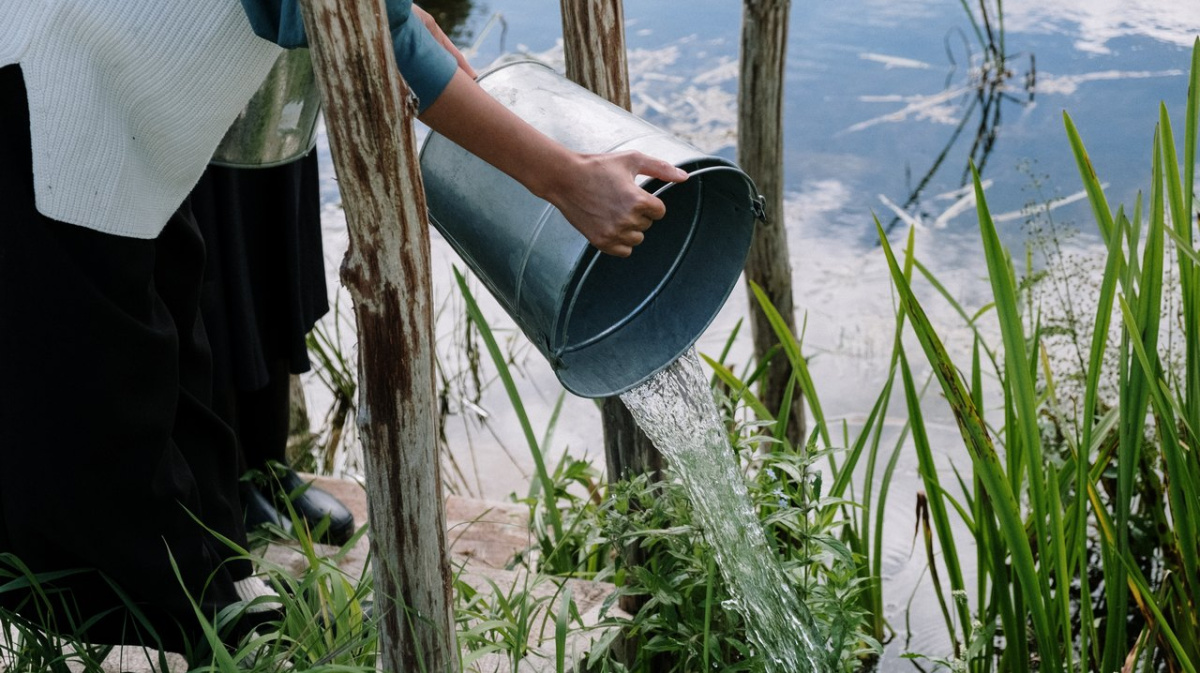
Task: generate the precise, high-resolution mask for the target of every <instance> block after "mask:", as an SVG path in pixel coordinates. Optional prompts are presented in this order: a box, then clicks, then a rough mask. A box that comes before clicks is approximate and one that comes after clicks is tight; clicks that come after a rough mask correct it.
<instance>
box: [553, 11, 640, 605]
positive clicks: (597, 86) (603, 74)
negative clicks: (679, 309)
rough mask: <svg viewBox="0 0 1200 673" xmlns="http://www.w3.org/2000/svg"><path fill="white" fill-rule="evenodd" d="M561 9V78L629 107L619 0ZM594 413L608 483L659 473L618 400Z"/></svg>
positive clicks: (609, 401) (607, 402)
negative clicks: (597, 418)
mask: <svg viewBox="0 0 1200 673" xmlns="http://www.w3.org/2000/svg"><path fill="white" fill-rule="evenodd" d="M561 6H562V23H563V51H564V52H565V57H566V62H567V77H568V78H569V79H570V80H571V81H573V82H575V83H576V84H578V85H580V86H582V87H584V88H586V89H588V90H589V91H591V92H592V93H595V94H596V95H597V96H600V97H602V98H605V99H607V100H608V101H610V102H612V103H614V104H616V105H619V106H621V107H623V108H625V109H626V110H628V109H630V102H629V63H628V60H627V59H626V56H625V11H624V8H623V6H622V4H621V0H562V2H561ZM600 415H601V420H602V422H603V425H604V449H605V451H604V452H605V455H606V456H607V462H608V478H609V479H610V480H612V481H616V480H618V479H620V478H622V477H624V476H627V475H630V474H643V473H657V472H658V471H659V470H661V469H662V465H663V464H662V455H661V454H659V452H658V449H656V448H655V447H654V444H653V443H651V441H650V438H648V437H646V435H645V433H643V432H642V431H641V429H640V428H638V426H637V424H636V423H634V421H633V416H632V415H631V414H630V413H629V410H628V409H626V408H625V405H624V404H622V403H621V400H620V399H619V398H616V397H609V398H605V399H603V400H601V401H600ZM623 607H625V606H623Z"/></svg>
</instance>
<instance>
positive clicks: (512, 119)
mask: <svg viewBox="0 0 1200 673" xmlns="http://www.w3.org/2000/svg"><path fill="white" fill-rule="evenodd" d="M420 118H421V121H422V122H424V123H426V124H428V125H429V126H430V127H431V128H433V129H434V130H435V131H437V132H438V133H441V134H442V135H444V136H446V137H447V138H449V139H450V140H452V141H454V142H455V143H456V144H458V145H459V146H461V147H462V148H463V149H465V150H467V151H468V152H470V153H472V154H474V155H476V156H477V157H479V158H480V159H483V160H484V161H486V162H488V163H489V164H491V165H493V166H495V167H496V168H498V169H499V170H501V171H503V172H504V173H506V174H508V175H510V176H511V177H512V178H514V179H515V180H517V181H518V182H520V183H521V184H522V185H524V186H525V187H526V189H528V190H529V191H531V192H533V193H534V194H535V195H537V196H539V197H541V198H543V199H545V200H547V201H549V202H550V203H552V204H553V205H554V206H555V207H556V208H558V209H559V210H560V211H561V212H562V214H563V215H564V216H565V217H566V218H567V221H568V222H570V223H571V224H572V225H573V226H574V227H575V228H576V229H578V230H579V231H580V233H582V234H583V235H584V237H586V238H587V240H588V241H589V242H590V243H591V244H592V245H594V246H596V247H597V248H599V249H600V250H601V251H603V252H606V253H608V254H610V255H616V256H618V257H627V256H629V254H630V253H632V252H633V246H635V245H638V244H639V243H641V242H642V240H643V238H644V234H643V232H644V231H646V229H649V228H650V224H651V223H652V221H654V220H658V219H661V218H662V216H663V215H664V214H665V212H666V208H665V206H664V205H663V203H662V201H660V200H659V199H658V198H656V197H654V196H651V195H650V194H649V193H647V192H646V191H645V190H643V189H642V188H641V187H639V186H638V185H637V183H636V182H634V177H635V176H636V175H639V174H641V175H648V176H650V177H652V178H658V179H660V180H666V181H669V182H682V181H684V180H686V179H687V173H686V172H684V171H683V170H681V169H679V168H676V167H675V166H672V165H671V164H669V163H667V162H665V161H660V160H658V159H653V158H651V157H648V156H646V155H644V154H642V153H640V152H622V153H619V154H580V153H578V152H573V151H571V150H568V149H567V148H565V147H563V146H562V145H560V144H559V143H557V142H555V141H554V140H551V139H550V138H548V137H547V136H545V135H543V134H542V133H541V132H540V131H538V130H537V129H535V128H533V127H532V126H530V125H529V124H527V123H526V122H525V121H523V120H522V119H520V118H519V117H517V116H516V115H515V114H513V113H512V112H511V111H509V110H508V109H507V108H505V107H504V106H503V105H501V104H500V103H499V102H497V101H496V100H495V99H493V98H492V97H491V96H489V95H488V94H487V93H486V92H485V91H484V90H483V89H481V88H480V87H479V85H478V84H476V83H475V81H474V80H473V79H472V78H471V77H470V76H469V75H467V73H466V72H464V71H462V70H459V71H458V72H456V73H455V74H454V77H453V78H452V79H451V80H450V83H449V84H448V85H447V86H446V88H445V89H444V90H443V91H442V93H441V95H440V96H439V97H438V98H437V100H435V101H434V102H433V104H432V105H430V106H429V107H428V108H426V109H425V111H424V112H423V113H422V114H421V116H420Z"/></svg>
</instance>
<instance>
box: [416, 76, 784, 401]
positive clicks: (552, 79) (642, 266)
mask: <svg viewBox="0 0 1200 673" xmlns="http://www.w3.org/2000/svg"><path fill="white" fill-rule="evenodd" d="M479 84H480V86H482V87H483V89H484V90H485V91H487V92H488V93H489V94H490V95H492V96H493V97H494V98H496V99H497V100H499V101H500V102H501V103H502V104H503V105H504V106H505V107H507V108H508V109H510V110H511V111H513V112H514V113H515V114H516V115H517V116H519V117H521V118H522V119H524V120H525V121H526V122H528V123H529V124H531V125H532V126H533V127H534V128H536V129H538V130H539V131H541V132H542V133H545V134H546V135H548V136H550V137H551V138H553V139H555V140H557V141H558V142H560V143H562V144H563V145H565V146H566V147H568V148H570V149H572V150H576V151H578V152H584V153H592V154H594V153H606V152H621V151H625V150H638V151H641V152H643V153H645V154H648V155H650V156H652V157H656V158H658V159H662V160H664V161H667V162H669V163H671V164H674V165H675V166H678V167H679V168H682V169H683V170H685V171H688V173H689V174H690V177H689V178H688V180H687V181H686V182H683V183H679V184H669V183H668V184H664V183H662V182H661V181H657V180H651V179H648V178H644V177H643V178H640V179H642V180H644V183H643V184H642V187H643V188H644V189H646V190H648V191H651V192H653V193H655V194H656V195H657V196H658V197H659V198H660V199H662V201H663V203H664V204H665V205H666V208H667V212H666V217H664V218H663V219H662V220H659V221H657V222H655V223H654V225H653V226H652V227H650V229H649V230H648V231H647V232H646V238H645V240H644V241H643V243H642V244H641V245H639V246H637V247H635V248H634V249H633V254H632V255H631V256H629V257H627V258H619V257H613V256H610V255H606V254H603V253H600V252H599V251H598V250H597V249H596V248H594V247H592V246H591V245H590V244H589V243H588V242H587V239H585V238H584V237H583V235H582V234H580V233H579V232H578V231H576V230H575V228H574V227H572V226H571V224H570V223H569V222H567V220H566V218H564V217H563V216H562V214H561V213H559V211H558V210H557V209H556V208H554V207H553V206H551V205H550V204H549V203H547V202H546V201H543V200H542V199H539V198H537V197H536V196H534V195H533V194H531V193H530V192H529V191H527V190H526V189H525V188H524V187H523V186H521V184H520V183H518V182H517V181H515V180H513V179H512V178H510V177H508V176H507V175H505V174H503V173H501V172H500V171H499V170H497V169H495V168H493V167H492V166H490V165H488V164H487V163H485V162H483V161H482V160H480V159H478V158H476V157H475V156H473V155H471V154H469V153H468V152H467V151H466V150H463V149H462V148H461V147H459V146H457V145H455V144H454V143H452V142H450V141H449V140H447V139H446V138H445V137H443V136H441V135H439V134H436V133H431V134H430V135H429V136H428V137H427V138H426V140H425V143H424V145H423V146H422V148H421V171H422V175H423V178H424V182H425V192H426V197H427V200H428V205H429V215H430V221H431V223H432V224H433V225H434V226H435V227H436V228H437V229H438V231H440V232H441V234H442V235H443V236H444V237H445V239H446V240H447V241H448V242H449V243H450V245H451V246H452V247H454V249H455V250H456V252H458V254H459V255H460V256H461V257H462V258H463V260H464V261H465V262H466V263H467V265H468V266H469V267H470V268H471V270H472V271H473V272H474V273H475V274H476V276H478V277H479V279H480V280H481V281H482V282H483V284H484V285H485V286H487V288H488V289H489V290H490V291H491V293H492V294H493V295H494V296H495V297H496V299H497V300H498V301H499V302H500V304H501V305H502V306H504V308H505V310H506V311H507V312H508V313H509V315H511V316H512V318H513V320H515V321H516V323H517V324H518V325H519V326H520V327H521V329H522V330H523V331H524V332H525V334H526V336H528V337H529V339H530V340H531V341H532V342H533V343H534V345H535V346H537V348H538V349H539V350H540V351H541V352H542V354H543V355H544V356H545V357H546V358H547V359H548V360H549V361H550V364H551V365H552V366H553V368H554V371H555V374H556V375H557V376H558V379H559V381H561V382H562V384H563V386H564V387H566V389H567V390H569V391H571V392H573V393H575V394H577V395H581V396H584V397H608V396H612V395H617V394H620V393H622V392H624V391H626V390H628V389H630V388H632V387H634V386H636V385H638V384H639V383H642V382H643V381H645V380H646V379H648V378H650V377H651V376H652V375H654V374H655V373H657V372H658V371H659V370H661V369H663V368H664V367H666V366H667V365H669V364H671V363H672V362H673V361H675V360H676V359H677V358H678V357H679V356H680V355H682V354H683V353H684V352H685V351H686V350H687V349H688V348H690V347H691V346H692V344H693V343H695V341H696V339H698V338H699V337H700V335H701V334H702V333H703V332H704V330H705V328H707V327H708V325H709V324H710V323H711V322H712V320H713V318H715V317H716V315H717V312H718V311H720V309H721V307H722V306H723V305H724V303H725V300H726V299H727V298H728V296H729V293H730V292H731V291H732V290H733V288H734V286H735V285H736V283H737V280H738V277H739V275H740V274H741V271H742V266H743V264H744V262H745V259H746V254H747V253H748V251H749V248H750V239H751V237H752V235H753V233H754V224H755V221H756V219H757V216H758V214H760V213H761V200H760V198H759V196H758V192H757V190H756V189H755V187H754V183H753V182H752V181H751V180H750V178H749V177H747V176H746V174H745V173H743V172H742V171H741V170H740V169H739V168H738V167H737V166H735V165H734V164H732V163H730V162H728V161H726V160H724V159H721V158H719V157H714V156H709V155H706V154H704V153H703V152H701V151H700V150H698V149H696V148H695V147H692V146H691V145H689V144H688V143H685V142H683V141H682V140H679V139H678V138H675V137H674V136H672V135H670V134H669V133H667V132H665V131H662V130H660V129H658V128H657V127H655V126H653V125H651V124H649V123H648V122H645V121H643V120H641V119H639V118H637V117H635V116H634V115H632V114H630V113H629V112H627V111H625V110H624V109H622V108H620V107H617V106H615V105H613V104H611V103H609V102H608V101H605V100H604V99H602V98H600V97H599V96H596V95H595V94H593V93H591V92H590V91H588V90H587V89H584V88H582V87H580V86H578V85H576V84H574V83H573V82H571V81H569V80H567V79H566V78H564V77H562V76H561V75H559V74H558V73H557V72H555V71H554V70H553V69H551V68H549V67H548V66H546V65H544V64H542V63H539V62H537V61H530V60H520V61H513V62H508V63H506V64H504V65H501V66H498V67H496V68H493V69H492V70H490V71H488V72H486V73H484V74H483V75H481V76H480V77H479Z"/></svg>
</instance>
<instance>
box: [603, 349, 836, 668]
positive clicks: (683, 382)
mask: <svg viewBox="0 0 1200 673" xmlns="http://www.w3.org/2000/svg"><path fill="white" fill-rule="evenodd" d="M621 401H622V402H624V403H625V406H627V407H628V408H629V410H630V412H631V413H632V414H633V418H634V420H635V421H636V422H637V424H638V425H639V426H640V427H641V428H642V431H643V432H645V433H646V435H647V436H649V437H650V439H651V440H652V441H653V442H654V445H655V446H657V447H658V450H659V451H661V452H662V454H663V456H665V457H666V458H667V460H668V461H670V464H671V465H672V466H673V467H674V468H675V469H674V471H675V474H676V475H678V477H679V479H680V481H681V482H682V484H683V486H684V488H685V489H686V491H687V493H688V496H689V499H690V500H691V503H692V506H693V508H694V511H695V514H696V517H697V519H698V520H699V522H700V525H701V527H702V528H703V530H704V534H705V537H706V538H707V540H708V543H709V545H710V546H711V547H712V549H713V553H714V554H715V555H716V560H717V565H718V567H720V570H721V576H722V577H723V578H724V580H725V583H726V585H727V586H728V587H729V591H730V593H731V594H732V595H733V597H734V600H733V603H734V605H735V607H736V609H737V610H738V611H739V612H740V613H741V614H742V616H743V618H744V619H745V620H746V624H747V627H748V629H747V630H748V633H749V637H750V639H751V641H752V643H753V645H754V646H755V649H756V650H758V653H759V655H760V656H761V657H762V659H763V661H764V663H765V664H766V670H767V671H768V672H769V673H801V672H808V671H813V672H818V673H824V672H825V671H827V670H829V669H828V667H827V666H826V664H825V662H824V660H823V656H822V655H821V654H820V652H822V651H823V648H819V647H818V640H817V636H816V629H815V627H814V624H813V619H812V615H811V614H810V613H809V611H808V609H807V608H806V607H805V606H804V603H803V602H801V601H800V599H799V598H798V597H797V596H796V594H795V592H794V591H793V590H792V588H791V583H790V582H789V581H788V579H787V578H786V576H785V575H784V572H783V569H782V567H781V566H780V565H779V563H778V561H777V560H776V559H775V557H774V555H773V553H772V551H771V549H770V547H769V546H768V544H767V539H766V535H765V533H764V532H763V528H762V524H761V523H760V522H759V520H758V517H757V516H756V515H755V513H754V511H753V509H752V507H751V504H750V498H749V495H748V493H747V490H746V485H745V482H744V481H743V480H742V475H741V473H740V471H739V470H738V467H737V464H736V462H735V460H734V455H733V451H732V450H731V448H730V446H729V441H728V439H727V438H726V435H725V428H724V426H723V425H722V423H721V418H720V414H719V413H718V411H717V407H716V404H715V403H714V402H713V399H712V394H711V390H710V388H709V385H708V381H707V380H706V379H705V378H704V375H703V373H702V371H701V367H700V361H699V359H698V358H697V357H696V354H695V351H694V350H689V351H688V352H687V353H686V354H684V356H682V357H680V358H679V359H678V360H677V361H675V362H674V363H672V364H671V365H670V366H668V367H667V368H666V369H664V370H663V371H661V372H659V373H658V374H656V375H654V376H653V377H652V378H651V379H650V380H649V381H647V382H645V383H643V384H641V385H639V386H637V387H635V388H633V389H632V390H630V391H628V392H626V393H624V394H623V395H621Z"/></svg>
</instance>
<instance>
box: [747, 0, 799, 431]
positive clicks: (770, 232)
mask: <svg viewBox="0 0 1200 673" xmlns="http://www.w3.org/2000/svg"><path fill="white" fill-rule="evenodd" d="M790 6H791V1H790V0H745V4H744V11H743V14H742V47H741V76H740V78H739V80H738V164H739V165H741V167H742V170H744V171H746V174H747V175H749V176H750V178H751V179H752V180H754V183H755V185H757V186H758V191H759V193H761V194H763V195H764V196H765V197H766V204H765V206H766V213H767V221H766V223H759V226H758V227H756V229H755V232H754V240H753V242H752V243H751V244H750V254H749V256H748V257H747V259H746V279H747V280H750V281H754V282H755V283H757V284H758V285H759V286H761V287H762V289H763V291H764V292H765V293H766V295H767V297H768V298H769V299H770V300H771V303H772V304H774V305H775V308H776V309H778V310H779V313H780V315H782V316H783V318H784V320H785V321H786V322H787V325H788V328H789V329H791V330H792V332H793V333H795V331H796V309H795V305H794V303H793V299H792V265H791V261H790V259H789V257H788V243H787V227H786V226H785V223H784V219H783V76H784V63H785V57H786V51H787V32H788V11H789V9H790ZM747 292H749V295H750V317H751V322H750V324H751V331H752V333H753V336H754V354H755V357H756V358H758V359H760V360H761V359H762V358H763V357H764V356H765V355H766V354H767V352H768V351H769V350H771V348H773V347H774V346H775V345H776V344H778V343H779V340H778V339H777V338H776V337H775V331H774V330H773V329H772V328H771V323H770V322H769V321H768V320H767V316H766V314H765V313H764V312H763V311H762V309H761V308H759V305H758V300H757V299H756V298H755V297H754V293H753V292H752V291H750V289H749V286H747ZM791 375H792V367H791V363H789V362H788V360H787V358H786V357H784V356H783V355H782V354H780V355H778V356H776V357H775V358H774V359H773V360H772V361H771V365H770V368H769V369H768V371H767V374H766V380H765V383H764V386H763V394H762V401H763V403H764V404H766V405H767V408H768V409H770V410H771V411H773V412H774V411H781V410H782V409H781V407H782V405H783V398H784V393H785V392H786V390H787V386H788V383H789V381H790V379H791ZM804 413H805V412H804V400H803V398H802V396H801V394H800V391H799V390H796V391H795V396H794V397H793V398H792V409H791V414H790V416H791V418H790V421H789V423H788V428H787V437H788V439H790V440H791V441H792V442H793V443H801V442H803V441H804V432H805V418H804Z"/></svg>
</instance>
